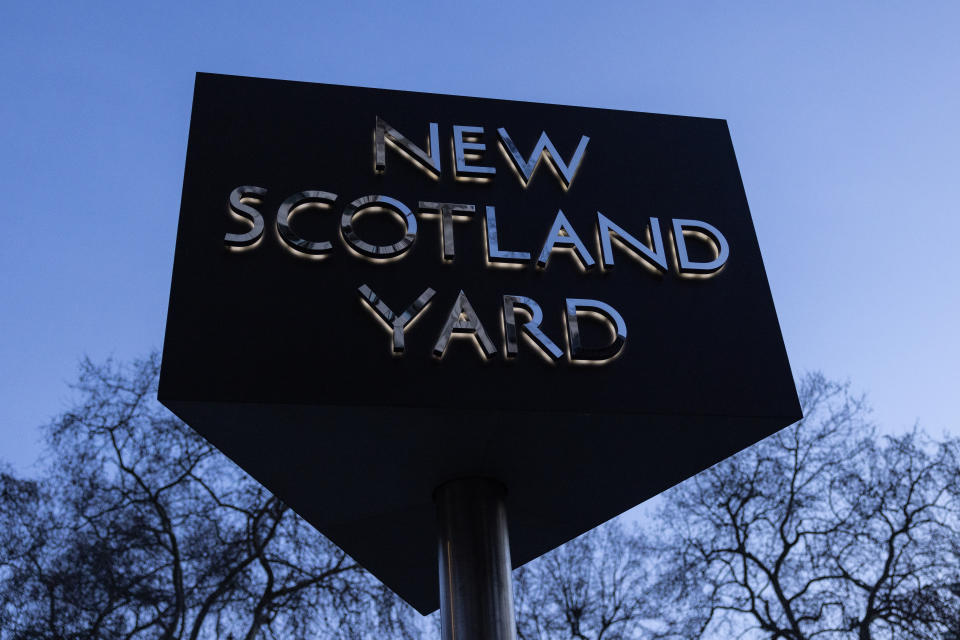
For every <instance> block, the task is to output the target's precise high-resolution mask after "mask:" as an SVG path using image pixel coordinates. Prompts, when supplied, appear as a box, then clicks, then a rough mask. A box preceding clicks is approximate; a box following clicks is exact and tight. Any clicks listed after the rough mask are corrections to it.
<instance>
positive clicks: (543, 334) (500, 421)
mask: <svg viewBox="0 0 960 640" xmlns="http://www.w3.org/2000/svg"><path fill="white" fill-rule="evenodd" d="M159 396H160V400H161V401H162V402H163V403H164V404H165V405H166V406H167V407H169V408H170V409H171V410H172V411H173V412H174V413H176V414H177V415H178V416H180V417H181V418H182V419H183V420H185V421H186V422H187V423H188V424H189V425H191V426H192V427H193V428H195V429H196V430H198V431H199V432H200V433H201V434H203V436H204V437H206V438H207V439H209V440H210V441H211V442H212V443H213V444H214V445H216V446H217V447H218V448H219V449H220V450H222V451H223V452H224V453H225V454H227V455H228V456H229V457H230V458H232V459H233V460H234V461H235V462H236V463H237V464H239V465H240V466H241V467H243V468H244V469H246V470H247V471H248V472H249V473H250V474H251V475H252V476H253V477H254V478H256V479H257V480H259V481H260V482H262V483H263V484H264V485H265V486H266V487H267V488H269V489H270V490H271V491H273V492H274V493H275V494H277V495H278V496H279V497H280V498H281V499H283V500H284V501H285V502H286V503H288V504H289V505H290V506H291V507H292V508H293V509H295V510H296V511H297V513H299V514H300V515H301V516H303V517H304V518H305V519H306V520H307V521H309V522H310V523H312V524H313V525H314V526H316V527H317V528H318V529H319V530H320V531H321V532H323V533H324V535H326V536H328V537H329V538H330V539H331V540H333V541H334V542H335V543H336V544H338V545H340V546H341V547H342V548H343V549H344V550H345V551H347V552H348V553H349V554H350V555H351V556H353V557H354V558H355V559H356V560H357V561H358V562H359V563H360V564H362V565H363V566H364V567H366V568H367V569H369V570H370V571H371V572H373V574H374V575H376V576H377V577H378V578H379V579H381V580H382V581H383V582H384V583H386V584H387V585H388V586H389V587H390V588H391V589H393V590H394V591H395V592H396V593H397V594H399V595H400V596H401V597H402V598H403V599H405V600H406V601H407V602H409V603H410V604H411V605H413V606H414V607H416V608H417V609H418V610H419V611H421V612H423V613H426V612H429V611H431V610H433V609H435V608H436V607H437V559H436V553H437V551H436V537H435V536H436V534H435V515H434V507H433V504H432V502H431V494H432V491H433V490H434V488H435V487H437V486H438V485H440V484H441V483H443V482H444V481H446V480H450V479H453V478H457V477H463V476H477V475H479V476H487V477H492V478H495V479H497V480H499V481H500V482H502V483H503V484H505V485H506V486H507V488H508V491H509V494H508V497H507V508H508V511H509V520H510V544H511V552H512V557H513V562H514V564H515V565H517V566H518V565H521V564H523V563H525V562H527V561H529V560H531V559H533V558H535V557H537V556H538V555H540V554H542V553H544V552H546V551H548V550H550V549H552V548H554V547H556V546H558V545H560V544H562V543H563V542H565V541H567V540H569V539H571V538H572V537H574V536H576V535H578V534H581V533H583V532H585V531H587V530H589V529H591V528H592V527H595V526H597V525H598V524H600V523H602V522H604V521H606V520H608V519H609V518H611V517H613V516H615V515H617V514H619V513H621V512H623V511H624V510H626V509H628V508H630V507H632V506H634V505H636V504H637V503H639V502H641V501H643V500H645V499H647V498H649V497H651V496H653V495H655V494H657V493H659V492H661V491H663V490H664V489H666V488H668V487H670V486H671V485H673V484H675V483H677V482H679V481H681V480H683V479H684V478H687V477H689V476H691V475H693V474H695V473H697V472H699V471H700V470H702V469H704V468H706V467H708V466H710V465H712V464H714V463H716V462H718V461H720V460H722V459H723V458H725V457H726V456H729V455H730V454H732V453H734V452H736V451H738V450H739V449H741V448H743V447H745V446H748V445H750V444H752V443H754V442H756V441H757V440H759V439H761V438H763V437H765V436H767V435H769V434H771V433H773V432H774V431H777V430H778V429H780V428H782V427H785V426H787V425H788V424H790V423H792V422H794V421H796V420H797V419H799V418H800V416H801V414H800V408H799V404H798V402H797V396H796V391H795V388H794V383H793V379H792V376H791V373H790V369H789V365H788V362H787V357H786V353H785V350H784V346H783V341H782V338H781V335H780V329H779V325H778V323H777V317H776V313H775V311H774V307H773V302H772V299H771V296H770V291H769V287H768V284H767V279H766V275H765V273H764V268H763V263H762V261H761V257H760V251H759V248H758V246H757V240H756V236H755V233H754V229H753V224H752V222H751V219H750V213H749V210H748V207H747V202H746V197H745V195H744V191H743V185H742V183H741V180H740V175H739V171H738V169H737V163H736V159H735V157H734V152H733V147H732V145H731V141H730V136H729V132H728V129H727V125H726V122H725V121H723V120H713V119H705V118H688V117H676V116H664V115H653V114H645V113H633V112H625V111H613V110H605V109H588V108H581V107H565V106H556V105H547V104H535V103H525V102H510V101H503V100H487V99H478V98H465V97H458V96H447V95H434V94H423V93H410V92H402V91H386V90H379V89H362V88H355V87H341V86H332V85H322V84H309V83H300V82H285V81H276V80H261V79H253V78H242V77H232V76H222V75H212V74H198V75H197V80H196V89H195V94H194V103H193V112H192V116H191V123H190V138H189V144H188V149H187V161H186V169H185V172H184V183H183V198H182V204H181V211H180V225H179V229H178V233H177V247H176V256H175V261H174V269H173V283H172V290H171V294H170V307H169V313H168V321H167V333H166V340H165V343H164V352H163V367H162V372H161V380H160V393H159Z"/></svg>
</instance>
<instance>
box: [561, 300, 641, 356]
mask: <svg viewBox="0 0 960 640" xmlns="http://www.w3.org/2000/svg"><path fill="white" fill-rule="evenodd" d="M580 309H582V310H584V311H592V312H594V313H598V314H600V315H601V316H603V317H604V318H606V319H607V320H608V321H609V322H610V323H611V324H613V325H614V326H615V327H616V337H614V339H613V342H612V343H610V344H609V345H607V346H605V347H584V346H583V345H582V344H580V325H579V323H578V322H577V311H578V310H580ZM626 342H627V323H625V322H624V321H623V317H622V316H621V315H620V314H619V313H617V310H616V309H614V308H613V307H611V306H610V305H608V304H607V303H606V302H600V301H599V300H584V299H581V298H567V344H569V345H570V360H610V359H612V358H614V357H616V356H617V354H619V353H620V350H621V349H623V345H624V344H626Z"/></svg>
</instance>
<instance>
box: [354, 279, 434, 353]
mask: <svg viewBox="0 0 960 640" xmlns="http://www.w3.org/2000/svg"><path fill="white" fill-rule="evenodd" d="M357 291H358V292H359V293H360V297H361V298H363V299H364V300H366V301H367V302H368V303H369V304H370V308H371V309H373V310H374V311H375V312H376V313H377V315H378V316H380V318H381V319H382V320H383V321H384V322H386V323H387V324H388V325H390V327H391V328H392V329H393V352H394V353H403V352H404V350H405V349H406V340H405V335H404V330H405V329H406V328H407V325H409V324H410V323H411V322H413V320H414V318H416V317H417V316H418V315H420V312H421V311H423V310H424V308H425V307H426V306H427V304H429V302H430V300H431V298H433V296H434V294H435V293H436V291H434V290H433V289H431V288H430V287H427V289H426V291H424V292H423V293H421V294H420V297H419V298H417V299H416V300H414V301H413V304H411V305H410V306H409V307H407V310H406V311H404V312H403V313H401V314H400V315H397V314H396V313H394V312H393V310H392V309H391V308H390V307H388V306H387V303H386V302H384V301H383V300H382V299H381V298H380V296H378V295H377V294H375V293H374V292H373V289H371V288H370V287H368V286H367V285H365V284H363V285H360V287H359V288H358V289H357Z"/></svg>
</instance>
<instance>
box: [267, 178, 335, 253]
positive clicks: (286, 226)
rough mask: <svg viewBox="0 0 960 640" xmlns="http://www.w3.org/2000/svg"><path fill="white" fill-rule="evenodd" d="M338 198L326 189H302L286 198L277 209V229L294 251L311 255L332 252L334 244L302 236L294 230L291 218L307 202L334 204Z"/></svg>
mask: <svg viewBox="0 0 960 640" xmlns="http://www.w3.org/2000/svg"><path fill="white" fill-rule="evenodd" d="M336 199H337V195H336V194H335V193H328V192H326V191H301V192H300V193H295V194H293V195H292V196H290V197H289V198H287V199H286V200H284V201H283V204H281V205H280V208H279V209H278V210H277V231H278V232H279V233H280V237H281V238H282V239H283V241H284V242H285V243H286V244H287V246H289V247H290V248H291V249H293V250H294V251H298V252H300V253H305V254H309V255H321V254H325V253H330V252H331V251H332V250H333V244H331V243H330V242H328V241H326V240H324V241H320V242H311V241H310V240H305V239H303V238H301V237H300V235H299V234H297V232H296V231H294V230H293V227H292V226H290V218H291V217H292V214H293V213H294V212H295V211H296V209H297V208H298V207H301V206H303V205H305V204H310V203H315V202H319V203H323V204H333V203H334V202H335V201H336Z"/></svg>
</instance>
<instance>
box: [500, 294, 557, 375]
mask: <svg viewBox="0 0 960 640" xmlns="http://www.w3.org/2000/svg"><path fill="white" fill-rule="evenodd" d="M516 307H521V308H523V309H524V310H525V311H527V312H528V313H529V314H530V322H526V323H524V324H523V325H521V327H520V328H521V329H522V330H523V331H524V332H525V333H526V334H527V335H528V336H529V337H530V338H531V339H532V340H533V341H534V342H535V343H536V344H537V346H538V347H540V348H541V349H542V350H543V351H544V353H546V354H548V355H549V356H550V357H551V358H552V359H553V360H559V359H560V357H561V356H562V355H563V351H562V350H561V349H560V347H558V346H557V345H556V344H555V343H554V342H553V341H552V340H551V339H550V338H548V337H547V336H546V334H545V333H544V332H543V331H542V330H541V329H540V323H541V322H543V311H541V309H540V305H538V304H537V303H536V302H534V301H533V300H532V299H530V298H526V297H524V296H514V295H507V296H503V330H504V339H505V341H506V347H507V357H508V358H515V357H516V356H517V351H518V349H519V345H518V342H519V337H520V336H519V332H518V331H517V318H516Z"/></svg>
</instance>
